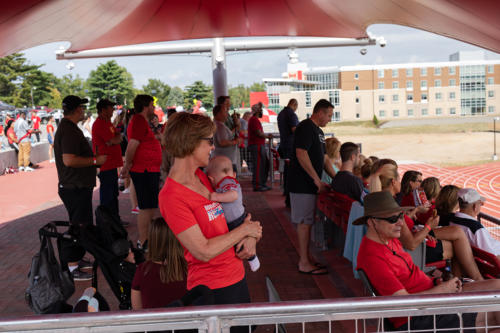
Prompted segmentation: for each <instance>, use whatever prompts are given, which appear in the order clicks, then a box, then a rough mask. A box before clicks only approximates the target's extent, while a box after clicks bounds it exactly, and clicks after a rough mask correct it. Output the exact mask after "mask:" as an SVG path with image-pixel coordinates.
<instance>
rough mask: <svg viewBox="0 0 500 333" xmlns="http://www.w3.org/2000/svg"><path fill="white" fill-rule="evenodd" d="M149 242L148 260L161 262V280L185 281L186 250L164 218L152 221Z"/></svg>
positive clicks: (166, 281) (163, 281)
mask: <svg viewBox="0 0 500 333" xmlns="http://www.w3.org/2000/svg"><path fill="white" fill-rule="evenodd" d="M148 243H149V245H148V252H147V253H146V260H148V261H149V262H155V261H156V262H160V263H161V268H160V280H161V282H162V283H169V282H174V281H183V280H184V279H185V278H186V274H187V262H186V260H185V259H184V250H183V248H182V246H181V244H180V243H179V241H178V240H177V238H175V235H174V233H173V232H172V230H170V228H169V227H168V225H167V223H166V222H165V220H164V219H163V218H161V217H159V218H157V219H154V220H153V221H151V224H150V226H149V238H148ZM146 274H147V270H146Z"/></svg>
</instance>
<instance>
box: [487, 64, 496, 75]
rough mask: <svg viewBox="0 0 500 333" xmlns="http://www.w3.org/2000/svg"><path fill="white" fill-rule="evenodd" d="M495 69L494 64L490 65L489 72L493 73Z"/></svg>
mask: <svg viewBox="0 0 500 333" xmlns="http://www.w3.org/2000/svg"><path fill="white" fill-rule="evenodd" d="M494 71H495V70H494V68H493V65H488V73H490V74H491V73H493V72H494Z"/></svg>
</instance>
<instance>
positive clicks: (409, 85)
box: [406, 81, 413, 89]
mask: <svg viewBox="0 0 500 333" xmlns="http://www.w3.org/2000/svg"><path fill="white" fill-rule="evenodd" d="M406 88H408V89H413V81H406Z"/></svg>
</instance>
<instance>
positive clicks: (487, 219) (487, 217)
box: [477, 213, 500, 225]
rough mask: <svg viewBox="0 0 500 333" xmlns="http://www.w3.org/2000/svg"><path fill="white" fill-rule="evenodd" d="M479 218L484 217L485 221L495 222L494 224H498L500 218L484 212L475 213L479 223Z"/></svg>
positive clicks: (499, 223)
mask: <svg viewBox="0 0 500 333" xmlns="http://www.w3.org/2000/svg"><path fill="white" fill-rule="evenodd" d="M481 219H485V220H486V221H489V222H492V223H495V224H496V225H500V219H498V218H496V217H494V216H491V215H488V214H485V213H479V214H478V215H477V220H478V221H479V223H481Z"/></svg>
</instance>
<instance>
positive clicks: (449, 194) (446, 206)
mask: <svg viewBox="0 0 500 333" xmlns="http://www.w3.org/2000/svg"><path fill="white" fill-rule="evenodd" d="M458 190H460V188H458V187H457V186H455V185H446V186H444V187H443V188H442V189H441V191H440V192H439V195H438V196H437V198H436V209H437V212H438V215H439V225H440V226H443V227H445V226H448V225H450V220H451V218H452V217H454V216H455V212H456V211H458Z"/></svg>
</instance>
